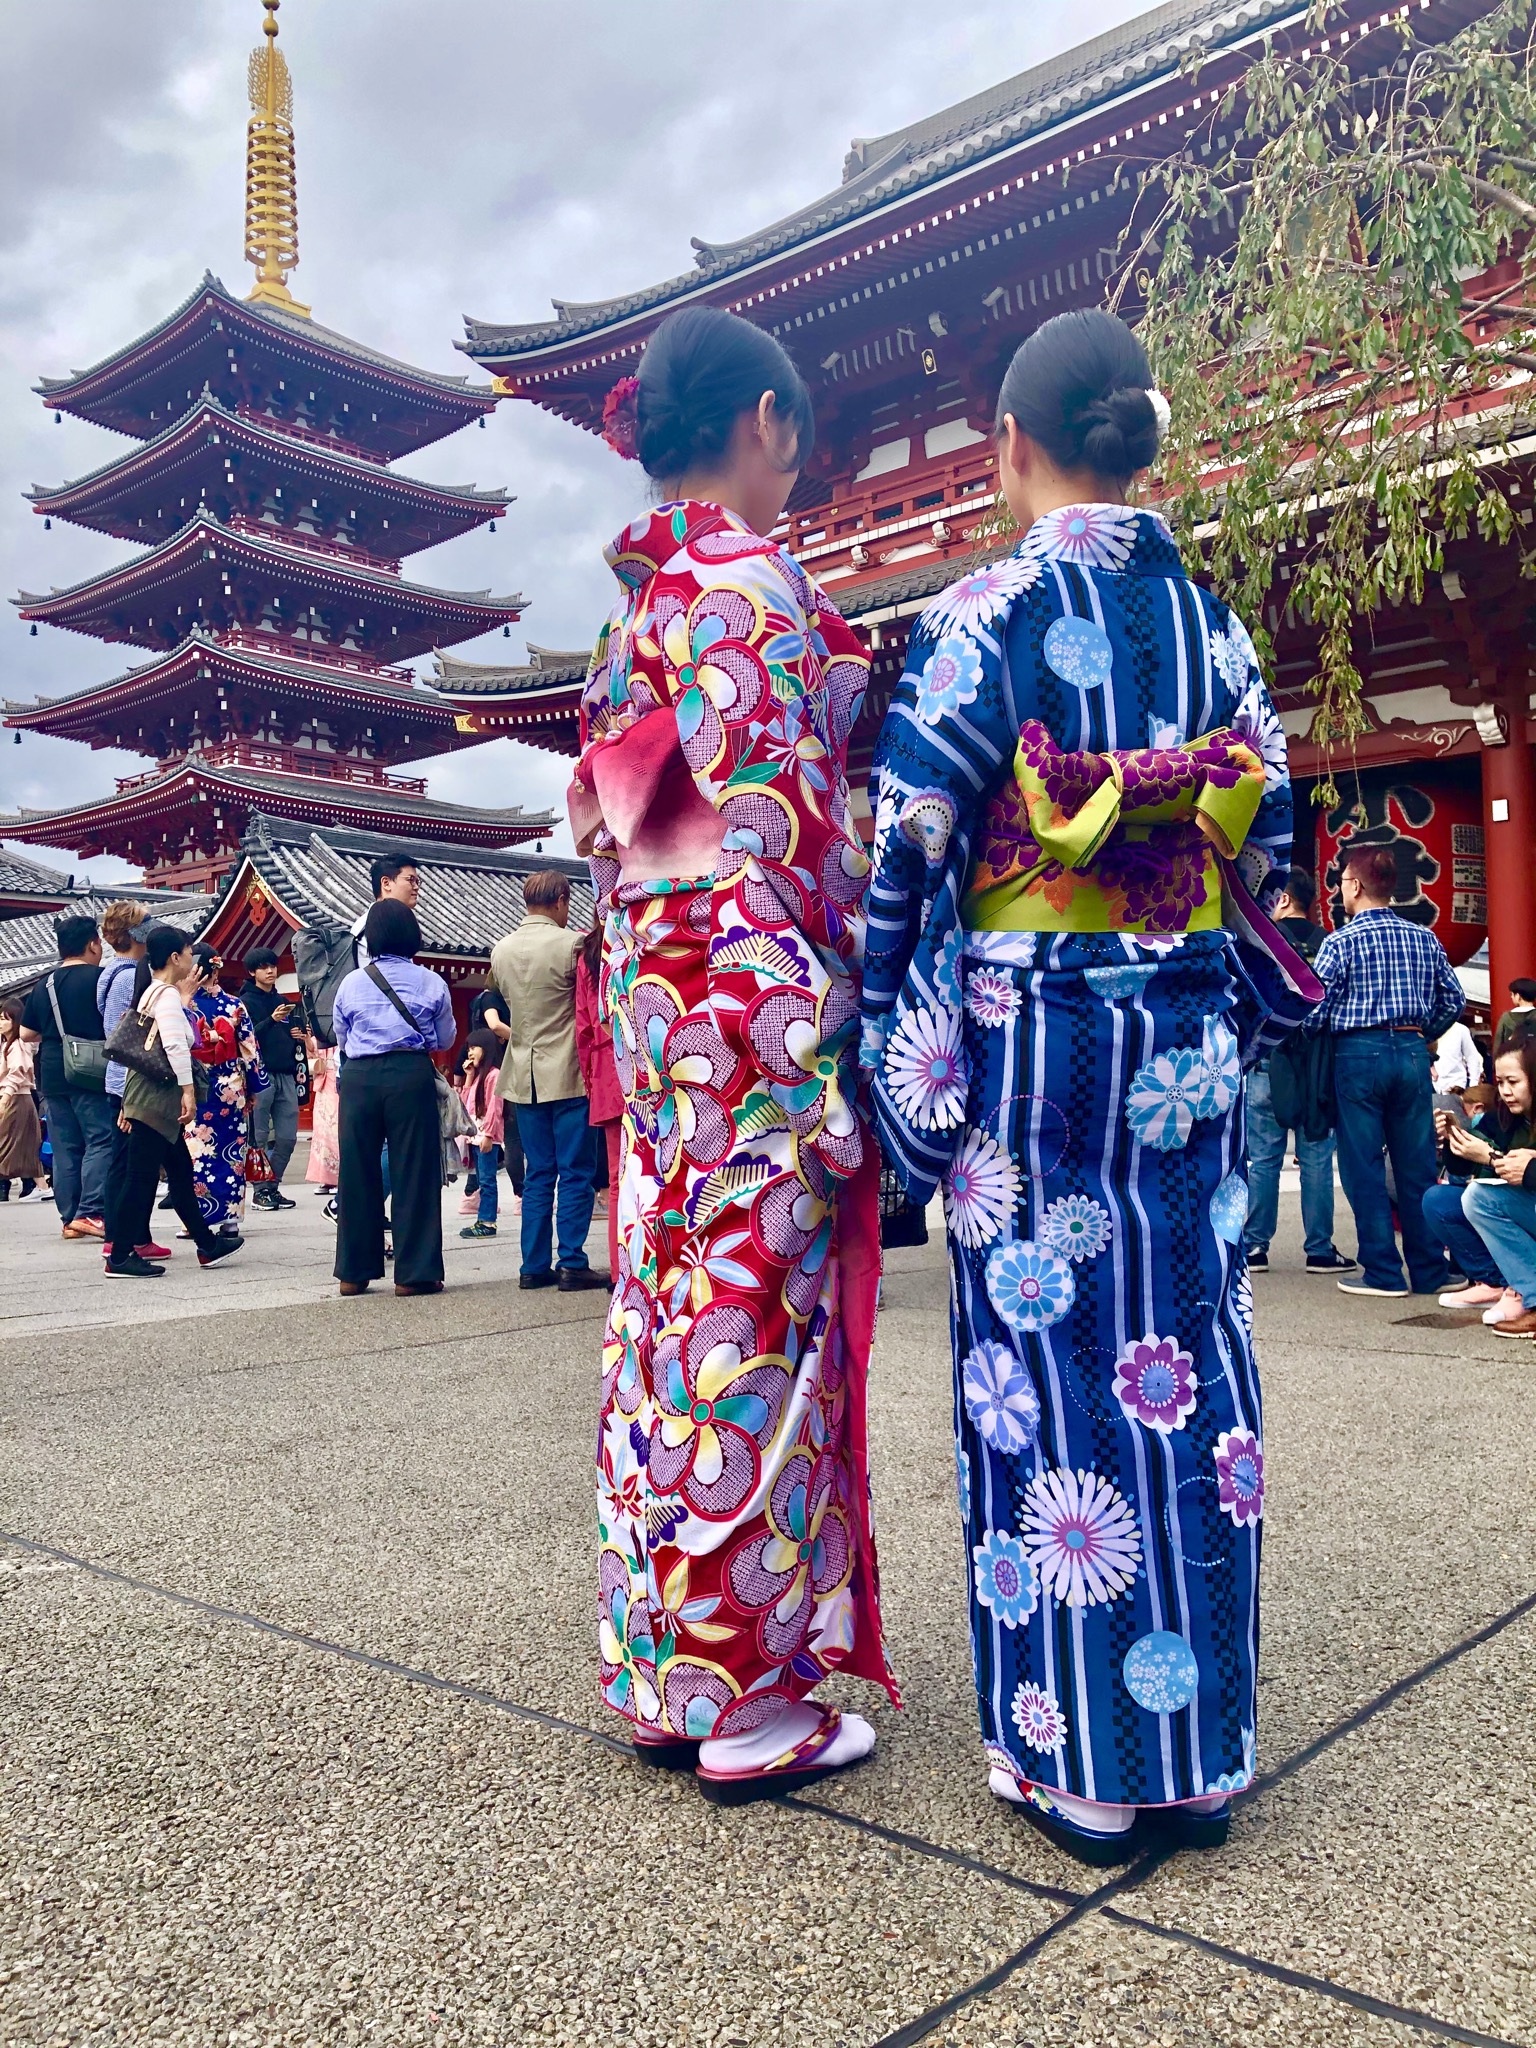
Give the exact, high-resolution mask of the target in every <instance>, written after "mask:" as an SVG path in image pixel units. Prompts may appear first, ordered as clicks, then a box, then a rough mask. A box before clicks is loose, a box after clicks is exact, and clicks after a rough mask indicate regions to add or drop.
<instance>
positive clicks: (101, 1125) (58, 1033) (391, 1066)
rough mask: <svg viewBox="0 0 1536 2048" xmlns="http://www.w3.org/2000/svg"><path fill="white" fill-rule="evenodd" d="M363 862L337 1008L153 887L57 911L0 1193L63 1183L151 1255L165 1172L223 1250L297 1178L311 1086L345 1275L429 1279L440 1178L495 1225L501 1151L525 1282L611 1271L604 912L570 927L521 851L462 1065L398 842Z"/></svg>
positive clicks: (117, 1252) (307, 1172) (554, 892)
mask: <svg viewBox="0 0 1536 2048" xmlns="http://www.w3.org/2000/svg"><path fill="white" fill-rule="evenodd" d="M372 882H373V890H374V901H373V903H372V906H371V907H370V909H369V910H368V911H367V912H366V913H365V914H364V915H363V916H362V917H361V918H359V919H358V920H357V923H356V925H355V927H354V928H353V931H352V934H351V938H352V959H353V961H354V963H355V964H354V965H353V967H352V970H351V972H349V973H347V974H346V975H345V976H344V977H343V978H342V980H341V981H340V984H339V986H338V987H337V988H336V989H335V991H334V996H333V1000H332V1003H331V1005H330V1008H329V1013H328V1015H326V1016H325V1017H324V1018H323V1019H322V1018H321V1017H319V1016H317V1015H316V1014H314V1012H313V1010H312V1008H311V1006H310V1004H309V1002H308V1000H307V998H306V996H305V994H304V992H303V991H299V992H298V993H293V992H291V989H285V988H284V987H283V986H281V983H282V981H283V972H282V962H281V959H280V956H279V955H278V954H277V953H276V952H275V951H273V950H272V949H271V948H270V947H263V946H256V947H252V948H251V949H250V951H249V952H247V954H246V955H245V957H244V960H243V961H242V962H240V963H239V964H238V966H237V967H236V968H235V969H234V972H233V973H232V974H231V973H227V972H226V963H225V962H224V961H223V960H222V959H221V958H220V957H219V956H217V955H216V954H215V953H214V951H213V949H212V948H211V947H209V946H207V945H205V944H201V943H198V944H192V943H190V942H189V941H187V940H186V939H185V937H184V936H183V935H182V934H181V933H180V932H179V931H176V930H175V929H174V928H172V927H170V926H167V925H157V924H156V923H155V922H154V920H153V917H152V915H151V913H150V912H149V911H148V910H146V909H145V908H144V907H143V906H142V905H140V904H136V903H133V902H130V901H124V902H119V903H114V904H112V905H110V906H109V908H108V910H107V911H106V913H105V915H104V916H103V918H102V921H101V925H100V928H99V929H98V927H97V925H96V923H95V922H94V921H93V920H92V919H90V918H86V917H65V918H61V919H59V920H58V922H57V936H58V945H59V962H58V965H57V966H56V967H54V968H53V969H52V970H51V971H50V972H49V973H48V974H46V975H44V976H43V977H42V979H41V980H40V981H39V983H38V984H37V986H36V987H35V988H34V989H33V990H32V991H31V993H30V995H29V996H28V997H27V999H26V1001H25V1003H21V1002H16V1001H12V1002H9V1003H7V1004H6V1005H4V1007H3V1009H0V1201H9V1200H10V1199H12V1184H13V1183H18V1184H19V1185H18V1188H17V1193H16V1195H15V1199H16V1200H17V1201H18V1202H27V1203H41V1202H44V1201H48V1200H52V1201H54V1202H55V1203H56V1205H57V1213H58V1216H59V1221H60V1228H61V1230H62V1233H63V1235H64V1236H65V1237H66V1238H90V1239H93V1240H95V1241H97V1242H99V1243H100V1244H101V1246H102V1250H103V1253H104V1256H105V1270H106V1272H107V1274H108V1275H109V1276H110V1277H113V1278H135V1279H150V1278H155V1277H158V1276H159V1275H160V1274H161V1273H163V1272H164V1270H165V1261H166V1260H168V1259H169V1258H170V1257H171V1256H172V1250H173V1247H172V1246H170V1245H167V1244H164V1243H160V1242H157V1240H156V1237H155V1235H154V1232H153V1230H152V1228H151V1223H152V1214H151V1211H152V1206H153V1203H154V1200H155V1197H156V1194H157V1191H158V1190H159V1187H160V1184H161V1183H163V1184H164V1194H163V1197H162V1198H161V1199H160V1203H159V1206H160V1209H161V1210H171V1211H174V1212H175V1214H176V1217H177V1219H178V1222H179V1224H180V1226H181V1227H180V1236H181V1237H182V1238H183V1239H186V1240H188V1241H189V1242H191V1243H192V1244H193V1245H194V1247H195V1249H196V1252H197V1256H198V1259H199V1261H200V1263H201V1264H203V1265H213V1264H216V1263H218V1261H219V1260H221V1259H224V1258H227V1257H228V1256H229V1255H230V1254H231V1253H232V1252H234V1251H237V1250H239V1248H240V1246H241V1244H242V1243H243V1242H244V1237H243V1231H244V1227H245V1219H246V1210H247V1206H248V1204H249V1206H250V1207H253V1208H255V1209H258V1210H266V1211H277V1210H282V1209H292V1208H294V1207H295V1206H296V1203H295V1199H294V1197H293V1196H292V1195H291V1194H289V1193H287V1192H286V1191H285V1188H284V1181H285V1177H286V1176H287V1173H288V1168H289V1165H290V1162H291V1160H292V1158H293V1155H294V1151H295V1148H296V1145H297V1141H298V1135H299V1124H300V1108H301V1104H302V1103H303V1102H305V1101H307V1102H308V1104H309V1107H310V1112H311V1119H310V1141H309V1148H308V1157H307V1161H306V1164H305V1169H304V1179H305V1181H306V1182H307V1183H309V1184H310V1185H311V1186H313V1187H314V1188H315V1189H316V1190H317V1191H318V1192H319V1193H320V1194H322V1195H324V1196H325V1197H327V1198H328V1199H327V1200H326V1202H325V1211H324V1213H325V1216H326V1218H327V1219H328V1220H329V1221H332V1222H334V1223H335V1224H336V1242H337V1251H336V1277H337V1280H338V1283H339V1287H340V1291H341V1293H342V1294H344V1295H355V1294H361V1293H364V1292H366V1291H367V1289H368V1288H369V1287H370V1286H371V1285H372V1284H373V1283H374V1282H375V1281H378V1280H381V1279H383V1278H384V1277H385V1274H386V1271H387V1270H388V1269H389V1268H390V1267H391V1266H392V1267H393V1278H394V1285H395V1292H396V1293H397V1294H401V1295H412V1294H433V1293H437V1292H439V1291H440V1290H441V1288H442V1285H443V1243H442V1215H441V1203H442V1190H443V1186H444V1183H445V1181H447V1180H453V1179H456V1178H458V1177H460V1176H462V1178H463V1181H464V1187H465V1192H464V1198H463V1202H462V1204H461V1212H462V1213H463V1214H465V1215H467V1216H470V1217H472V1218H473V1219H474V1220H473V1221H472V1222H470V1223H468V1224H466V1226H465V1227H464V1228H463V1230H462V1231H461V1233H460V1234H461V1236H463V1237H465V1238H493V1237H495V1236H496V1235H497V1230H498V1218H499V1216H500V1214H501V1213H502V1212H501V1202H500V1199H499V1192H498V1190H499V1177H500V1174H501V1171H502V1168H503V1166H505V1167H506V1168H507V1170H508V1173H509V1175H510V1178H511V1183H512V1194H511V1213H512V1214H513V1215H516V1216H518V1217H519V1219H520V1224H521V1235H522V1270H521V1275H520V1278H521V1284H522V1286H523V1287H525V1288H539V1287H546V1286H557V1287H559V1288H560V1289H561V1290H562V1291H564V1292H568V1293H569V1292H577V1291H581V1290H582V1289H589V1288H607V1287H608V1286H609V1285H610V1284H611V1282H610V1277H609V1274H608V1273H606V1272H602V1271H597V1270H595V1269H593V1268H592V1266H591V1264H590V1262H589V1260H588V1258H587V1252H586V1239H587V1233H588V1230H589V1229H590V1227H591V1222H592V1215H593V1209H594V1205H595V1201H596V1200H597V1190H598V1187H599V1185H601V1186H602V1188H603V1189H604V1194H603V1196H602V1200H603V1201H604V1204H605V1206H606V1207H607V1209H608V1215H609V1224H610V1232H611V1231H612V1229H613V1227H614V1218H615V1217H616V1213H617V1193H616V1174H617V1168H618V1152H619V1146H618V1119H619V1117H620V1116H621V1115H622V1110H623V1101H622V1097H621V1096H620V1095H619V1093H618V1085H617V1081H616V1080H615V1078H614V1070H613V1054H612V1050H611V1044H610V1042H609V1041H608V1038H607V1034H606V1033H605V1032H603V1031H602V1030H601V1029H600V1027H599V1025H598V1023H597V996H596V978H597V973H598V966H597V952H596V946H597V945H600V942H601V934H600V933H599V934H597V935H596V941H595V943H594V935H593V934H591V933H587V934H585V935H583V934H581V933H579V932H575V931H572V930H570V929H569V928H568V922H569V916H570V901H571V898H570V884H569V881H568V880H567V878H566V877H565V875H563V874H562V873H560V872H559V871H558V870H555V869H548V870H543V871H540V872H537V873H535V874H533V875H530V876H529V878H528V881H527V886H526V892H525V894H526V906H527V914H526V917H525V919H524V921H523V924H522V925H521V926H520V927H519V929H518V931H517V932H514V933H512V934H510V935H509V936H508V938H507V940H506V941H504V942H503V944H502V945H500V946H498V947H497V948H496V949H495V954H494V956H493V960H492V963H491V978H490V980H489V982H488V985H487V987H486V988H485V989H484V990H482V991H481V992H480V994H479V995H478V996H476V998H475V1000H474V1003H473V1005H472V1008H471V1012H470V1029H469V1031H468V1033H467V1034H466V1035H465V1037H464V1039H463V1042H462V1045H460V1046H459V1048H458V1053H457V1058H456V1059H455V1060H454V1061H453V1063H452V1065H453V1081H452V1084H451V1085H450V1084H449V1083H448V1081H447V1080H446V1079H445V1078H444V1077H443V1076H442V1074H441V1072H440V1064H446V1063H447V1062H446V1061H445V1057H444V1056H445V1055H449V1054H452V1053H453V1051H454V1048H455V1046H456V1044H457V1042H458V1040H459V1031H458V1026H457V1024H456V1021H455V1018H454V1012H453V1005H452V998H451V996H450V993H449V990H448V986H447V984H446V983H445V982H444V981H443V979H442V977H441V976H440V975H437V974H435V973H433V972H432V971H431V970H430V969H428V968H425V967H422V966H421V965H420V964H419V963H418V961H417V959H416V955H417V954H418V953H419V952H420V951H421V945H422V939H421V929H420V926H419V924H418V922H417V919H416V915H415V906H416V903H417V900H418V894H419V887H420V880H419V876H418V874H417V871H416V869H415V867H414V865H413V864H412V863H411V862H410V861H408V860H406V859H404V858H400V859H395V860H391V859H387V858H386V859H380V860H378V861H376V862H375V863H374V865H373V874H372ZM104 950H105V951H106V952H107V954H108V957H107V958H106V960H105V964H103V954H104ZM289 979H290V982H291V980H292V977H289ZM231 981H235V982H236V983H237V986H238V993H235V992H232V990H231V987H230V983H231ZM514 1018H515V1019H517V1028H516V1030H515V1031H514V1026H513V1019H514ZM125 1024H126V1041H127V1042H124V1034H125ZM578 1040H579V1041H580V1043H579V1045H578ZM445 1101H447V1102H450V1103H456V1104H457V1110H456V1112H454V1113H453V1114H452V1115H445V1113H444V1103H445ZM589 1119H590V1120H589ZM45 1149H46V1151H47V1153H48V1158H49V1163H48V1165H47V1167H46V1168H45V1164H44V1152H45ZM397 1243H398V1246H399V1251H398V1256H397V1253H396V1245H397Z"/></svg>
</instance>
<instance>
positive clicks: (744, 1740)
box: [699, 1700, 875, 1772]
mask: <svg viewBox="0 0 1536 2048" xmlns="http://www.w3.org/2000/svg"><path fill="white" fill-rule="evenodd" d="M821 1719H822V1709H821V1708H820V1707H819V1706H817V1704H816V1703H815V1701H814V1700H796V1701H794V1702H793V1703H792V1704H791V1705H789V1706H786V1707H784V1708H782V1709H781V1711H780V1712H779V1713H777V1714H775V1715H774V1717H773V1719H772V1720H771V1721H765V1722H764V1723H763V1725H762V1727H761V1728H754V1729H753V1730H752V1732H751V1734H750V1735H725V1736H713V1737H711V1738H710V1740H709V1741H707V1742H704V1743H701V1744H700V1746H699V1763H700V1764H701V1765H702V1767H703V1768H704V1769H705V1770H706V1771H721V1772H745V1771H765V1770H767V1768H768V1766H769V1765H770V1764H771V1763H775V1762H776V1761H777V1760H778V1758H779V1757H781V1756H782V1755H783V1754H784V1752H785V1750H787V1749H793V1748H794V1746H795V1744H796V1743H797V1742H803V1741H804V1740H805V1738H806V1737H807V1736H808V1735H813V1734H814V1733H815V1732H816V1729H817V1728H818V1727H819V1726H820V1723H821ZM874 1746H875V1731H874V1729H873V1728H871V1727H870V1725H869V1723H868V1722H867V1721H866V1720H865V1719H864V1717H863V1715H862V1714H844V1715H843V1717H842V1723H841V1725H840V1727H839V1728H838V1731H837V1734H836V1735H835V1736H834V1737H833V1739H832V1742H831V1744H830V1745H829V1747H828V1748H826V1749H824V1750H823V1751H822V1753H821V1755H820V1756H818V1757H817V1758H816V1759H815V1767H816V1769H818V1770H836V1769H837V1768H839V1767H840V1766H841V1765H843V1764H856V1763H857V1762H858V1761H859V1759H860V1758H861V1757H866V1756H868V1755H869V1753H870V1751H871V1750H872V1749H873V1748H874Z"/></svg>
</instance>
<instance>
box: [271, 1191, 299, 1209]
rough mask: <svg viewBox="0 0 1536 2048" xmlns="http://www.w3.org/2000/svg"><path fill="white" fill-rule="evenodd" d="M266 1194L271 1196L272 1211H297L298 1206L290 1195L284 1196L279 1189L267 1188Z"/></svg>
mask: <svg viewBox="0 0 1536 2048" xmlns="http://www.w3.org/2000/svg"><path fill="white" fill-rule="evenodd" d="M267 1192H268V1194H269V1195H270V1196H271V1206H272V1207H273V1208H274V1209H297V1207H298V1206H299V1205H298V1203H297V1202H296V1201H295V1200H294V1199H293V1197H292V1195H285V1194H284V1193H283V1191H282V1189H281V1188H279V1187H272V1188H269V1189H268V1190H267Z"/></svg>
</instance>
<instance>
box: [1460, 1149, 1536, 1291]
mask: <svg viewBox="0 0 1536 2048" xmlns="http://www.w3.org/2000/svg"><path fill="white" fill-rule="evenodd" d="M1461 1212H1462V1214H1463V1215H1464V1216H1465V1217H1466V1219H1467V1221H1468V1222H1469V1223H1470V1224H1471V1225H1472V1227H1473V1229H1474V1230H1476V1232H1477V1234H1478V1236H1479V1237H1480V1238H1481V1239H1482V1240H1483V1242H1484V1244H1486V1245H1487V1247H1488V1249H1489V1251H1490V1252H1492V1254H1493V1256H1494V1260H1495V1262H1496V1263H1497V1265H1498V1268H1499V1273H1500V1276H1501V1277H1502V1279H1503V1283H1504V1285H1505V1286H1506V1287H1513V1288H1515V1289H1516V1290H1517V1291H1518V1293H1519V1296H1520V1299H1521V1301H1522V1302H1523V1303H1524V1305H1525V1306H1526V1307H1527V1308H1536V1195H1528V1194H1527V1193H1526V1191H1525V1189H1524V1188H1512V1187H1509V1186H1507V1185H1506V1184H1505V1182H1503V1181H1501V1180H1469V1181H1468V1182H1467V1191H1466V1193H1465V1194H1464V1195H1463V1196H1462V1198H1461Z"/></svg>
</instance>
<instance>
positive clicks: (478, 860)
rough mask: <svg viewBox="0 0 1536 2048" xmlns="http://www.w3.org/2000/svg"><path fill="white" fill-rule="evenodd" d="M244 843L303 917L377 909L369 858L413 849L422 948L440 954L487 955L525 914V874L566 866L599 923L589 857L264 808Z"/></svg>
mask: <svg viewBox="0 0 1536 2048" xmlns="http://www.w3.org/2000/svg"><path fill="white" fill-rule="evenodd" d="M241 851H242V852H243V853H244V854H245V856H246V859H247V860H248V861H249V862H250V864H251V867H252V868H253V869H254V870H255V871H256V873H257V874H258V875H259V876H260V877H261V879H262V881H263V882H264V883H265V885H266V887H267V889H268V891H269V893H270V894H271V896H272V898H273V900H274V901H275V902H277V903H280V904H281V905H282V906H283V908H284V909H285V910H287V911H289V912H290V913H291V914H292V915H294V916H296V917H298V918H299V920H300V922H301V923H303V924H351V923H353V922H354V920H355V919H356V918H357V917H358V916H359V915H360V914H361V913H362V912H363V911H365V910H366V909H367V908H368V905H369V903H370V902H371V900H372V894H373V892H372V888H371V886H370V883H369V878H368V863H369V862H370V861H371V860H373V859H374V857H375V856H376V855H378V854H381V853H390V854H395V855H406V856H408V857H409V858H410V859H411V860H412V861H413V862H414V863H415V866H416V869H417V872H418V874H419V875H420V877H421V896H420V899H419V901H418V902H417V905H416V916H417V920H418V922H419V923H420V925H421V936H422V941H423V944H422V951H423V952H424V953H430V954H435V955H437V956H438V957H439V958H443V957H445V956H447V957H452V956H454V955H458V956H460V957H463V958H469V959H483V958H484V957H485V956H486V955H487V954H488V953H489V952H490V950H491V948H492V946H494V945H495V944H496V941H497V940H498V939H502V938H505V937H506V935H507V933H508V932H510V931H515V930H516V929H517V927H518V926H519V925H520V924H521V923H522V921H523V917H524V914H525V906H524V903H523V878H524V877H525V876H526V875H529V874H532V873H533V872H534V871H535V870H536V869H542V868H558V869H559V870H560V872H561V873H562V874H564V875H566V876H567V877H568V878H569V880H570V884H571V923H572V925H573V926H574V927H576V928H577V929H578V930H585V929H586V928H587V927H588V926H589V925H590V924H591V922H592V881H591V876H590V875H589V874H588V871H587V864H586V862H585V861H578V860H560V859H556V858H554V857H553V856H550V855H542V854H531V853H528V852H523V851H518V850H516V849H512V848H509V849H506V850H504V851H503V850H489V849H476V850H475V851H474V852H472V853H467V852H466V851H465V849H464V848H463V847H462V846H451V845H447V844H445V843H443V842H442V841H433V840H425V839H409V838H404V837H401V836H400V835H398V834H396V833H389V834H387V835H386V834H384V833H380V832H361V831H356V830H354V829H352V828H351V827H350V826H321V827H314V826H307V825H299V824H294V823H293V822H291V821H290V820H289V819H286V818H275V817H270V816H268V815H267V814H265V813H264V812H260V811H258V812H255V813H253V815H252V817H251V821H250V824H249V825H248V826H247V828H246V832H245V837H244V838H243V839H242V841H241Z"/></svg>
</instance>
